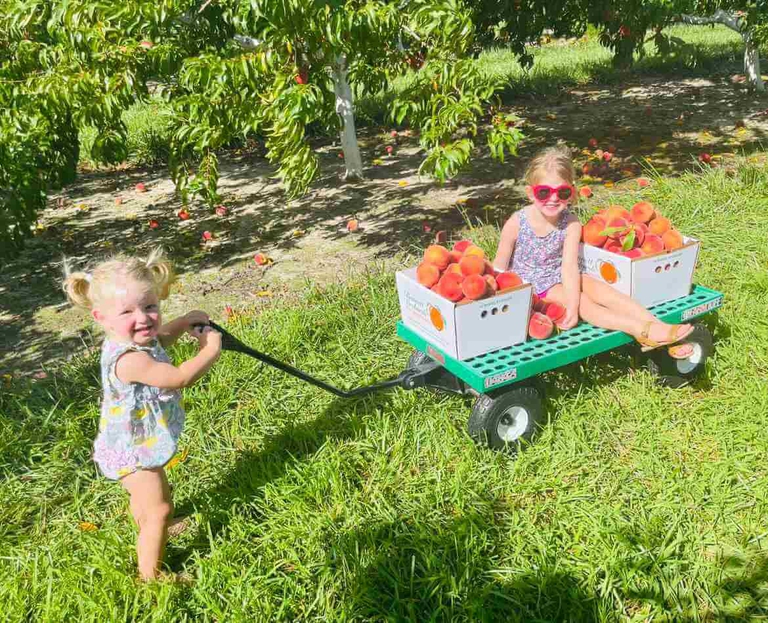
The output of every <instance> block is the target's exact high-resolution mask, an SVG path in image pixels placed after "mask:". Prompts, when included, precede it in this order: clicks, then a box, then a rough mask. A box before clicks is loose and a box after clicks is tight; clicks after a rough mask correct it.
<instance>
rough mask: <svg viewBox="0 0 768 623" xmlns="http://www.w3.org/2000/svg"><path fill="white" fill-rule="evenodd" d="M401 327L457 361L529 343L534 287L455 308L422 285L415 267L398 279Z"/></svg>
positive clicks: (457, 305)
mask: <svg viewBox="0 0 768 623" xmlns="http://www.w3.org/2000/svg"><path fill="white" fill-rule="evenodd" d="M395 279H396V282H397V292H398V296H399V297H400V315H401V317H402V320H403V323H404V324H405V325H406V326H407V327H408V328H410V329H412V330H413V331H415V332H416V333H418V334H419V335H421V336H422V337H423V338H424V339H425V340H427V341H428V342H429V343H430V344H433V345H434V346H436V347H437V348H439V349H440V350H442V351H443V352H445V353H446V354H448V355H450V356H451V357H453V358H455V359H459V360H466V359H471V358H472V357H478V356H480V355H485V354H486V353H489V352H491V351H494V350H498V349H500V348H506V347H508V346H513V345H515V344H520V343H521V342H525V340H526V339H527V337H528V319H529V316H530V313H531V298H532V294H533V288H532V287H531V284H529V283H524V284H521V285H519V286H517V287H515V288H509V289H507V290H503V291H501V292H499V293H497V294H495V295H494V296H491V297H488V298H484V299H480V300H477V301H462V302H460V303H454V302H452V301H449V300H448V299H446V298H444V297H442V296H440V295H439V294H437V293H436V292H433V291H432V290H430V289H429V288H427V287H425V286H423V285H421V284H420V283H419V282H418V281H417V280H416V267H413V268H409V269H407V270H403V271H399V272H398V273H397V274H396V275H395Z"/></svg>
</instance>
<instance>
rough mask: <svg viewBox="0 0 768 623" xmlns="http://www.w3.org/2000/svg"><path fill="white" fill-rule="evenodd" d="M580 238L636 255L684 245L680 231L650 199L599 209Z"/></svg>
mask: <svg viewBox="0 0 768 623" xmlns="http://www.w3.org/2000/svg"><path fill="white" fill-rule="evenodd" d="M581 241H582V242H583V243H584V244H588V245H591V246H594V247H602V248H603V249H605V250H606V251H609V252H611V253H617V254H620V255H624V256H625V257H629V258H633V259H634V258H638V257H644V256H646V255H653V254H655V253H661V252H663V251H674V250H675V249H679V248H681V247H682V246H683V236H682V235H681V234H680V232H678V231H677V230H676V229H675V228H674V227H673V226H672V223H671V222H670V220H669V219H668V218H666V217H664V216H662V215H661V214H659V212H658V210H656V208H654V206H653V205H652V204H651V203H649V202H648V201H638V202H637V203H635V204H634V205H633V206H632V209H631V210H627V209H625V208H624V207H623V206H620V205H612V206H610V207H608V208H606V209H604V210H600V211H599V212H597V213H596V214H595V215H593V216H592V218H590V219H589V221H587V223H585V224H584V226H583V227H582V230H581Z"/></svg>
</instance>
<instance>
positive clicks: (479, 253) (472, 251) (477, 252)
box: [464, 244, 485, 260]
mask: <svg viewBox="0 0 768 623" xmlns="http://www.w3.org/2000/svg"><path fill="white" fill-rule="evenodd" d="M468 255H474V256H476V257H479V258H480V259H481V260H484V259H485V251H483V250H482V249H481V248H480V247H478V246H476V245H474V244H471V245H469V246H468V247H467V248H466V249H464V257H466V256H468Z"/></svg>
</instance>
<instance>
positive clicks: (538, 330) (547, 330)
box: [528, 312, 555, 340]
mask: <svg viewBox="0 0 768 623" xmlns="http://www.w3.org/2000/svg"><path fill="white" fill-rule="evenodd" d="M554 330H555V325H554V323H553V322H552V320H551V318H549V317H547V316H545V315H544V314H542V313H541V312H533V314H531V320H530V322H529V323H528V335H530V336H531V337H532V338H533V339H534V340H545V339H547V338H548V337H549V336H550V335H552V332H553V331H554Z"/></svg>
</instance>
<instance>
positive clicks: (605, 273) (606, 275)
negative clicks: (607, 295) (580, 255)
mask: <svg viewBox="0 0 768 623" xmlns="http://www.w3.org/2000/svg"><path fill="white" fill-rule="evenodd" d="M597 272H598V273H600V276H601V277H602V278H603V279H604V280H605V282H606V283H616V282H617V281H618V280H619V271H618V269H617V268H616V267H615V266H614V265H613V262H609V261H608V260H601V261H600V263H599V264H598V268H597Z"/></svg>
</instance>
